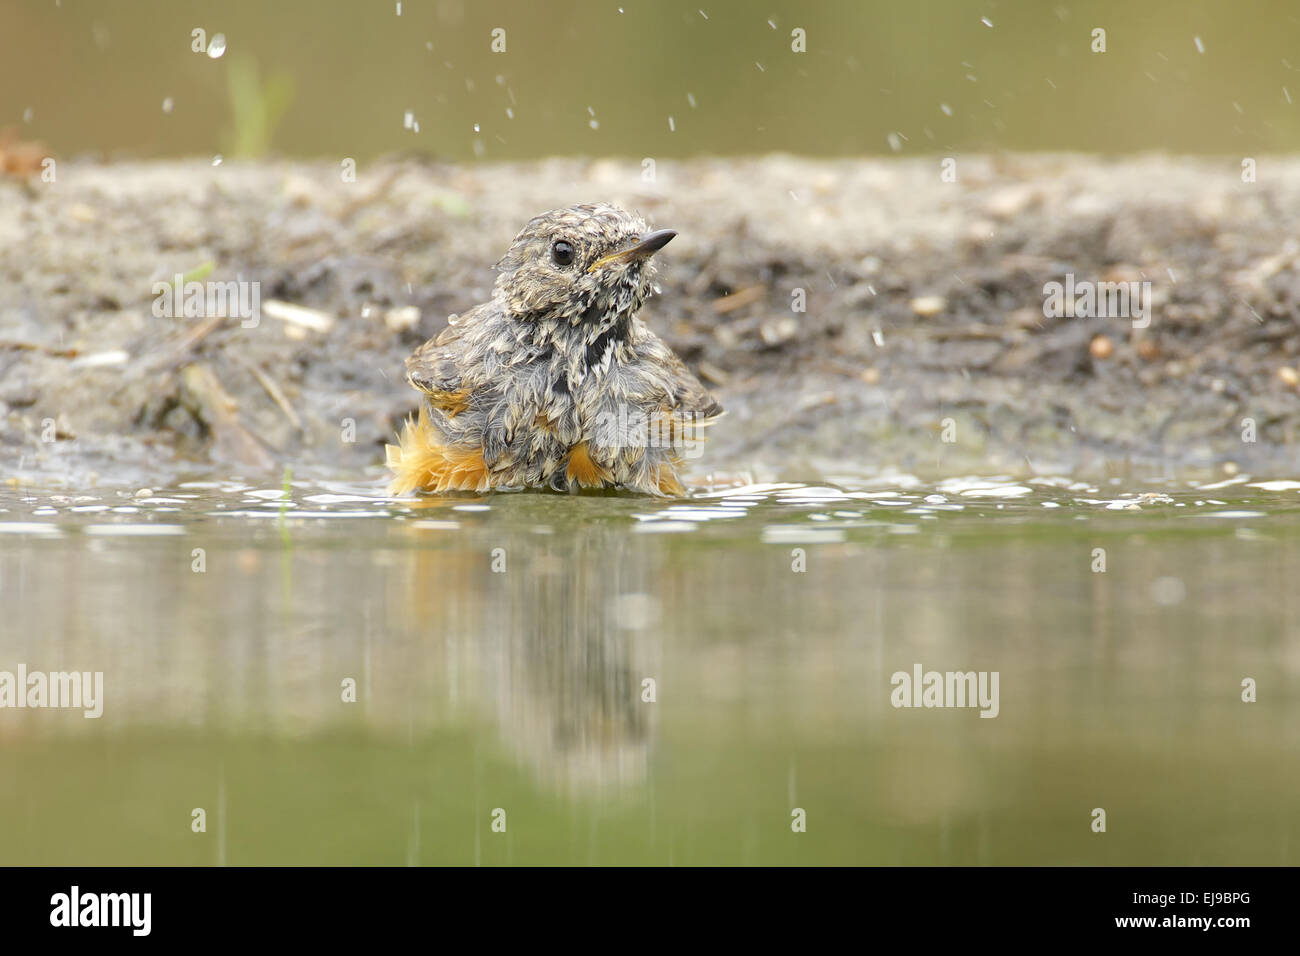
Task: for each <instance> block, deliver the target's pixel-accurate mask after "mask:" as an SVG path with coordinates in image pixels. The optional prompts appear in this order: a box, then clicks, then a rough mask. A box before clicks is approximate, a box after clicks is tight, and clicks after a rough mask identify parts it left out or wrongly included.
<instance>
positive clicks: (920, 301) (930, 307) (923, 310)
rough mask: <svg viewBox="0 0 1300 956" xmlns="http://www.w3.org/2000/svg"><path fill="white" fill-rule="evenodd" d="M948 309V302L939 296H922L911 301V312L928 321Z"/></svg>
mask: <svg viewBox="0 0 1300 956" xmlns="http://www.w3.org/2000/svg"><path fill="white" fill-rule="evenodd" d="M947 307H948V300H947V299H945V298H944V297H943V296H941V295H923V296H920V297H919V298H916V299H913V300H912V312H914V313H915V314H916V315H919V316H921V318H923V319H928V318H930V317H932V316H936V315H938V314H939V313H940V312H942V311H943V310H944V309H946V308H947Z"/></svg>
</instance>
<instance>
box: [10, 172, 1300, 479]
mask: <svg viewBox="0 0 1300 956" xmlns="http://www.w3.org/2000/svg"><path fill="white" fill-rule="evenodd" d="M655 173H656V175H655V181H654V182H646V181H644V179H643V170H642V164H641V163H640V162H639V161H635V160H626V161H613V160H603V161H586V160H554V161H547V162H541V163H530V164H514V165H495V166H489V165H483V166H474V167H466V166H452V165H444V164H439V163H435V162H431V161H424V160H416V159H400V160H393V161H390V162H386V163H381V164H376V165H373V166H362V167H361V168H360V169H358V171H357V176H356V181H355V182H346V181H344V177H343V176H342V175H341V171H340V167H339V166H337V165H334V164H330V163H315V164H311V163H287V162H286V163H258V164H231V163H226V164H222V165H220V166H216V167H214V166H212V165H211V164H210V162H209V161H206V160H204V161H194V162H168V163H118V164H111V165H100V164H93V163H79V162H73V161H67V162H60V163H59V164H58V167H57V181H56V182H54V183H43V182H41V181H40V178H39V175H38V176H36V177H34V178H31V179H27V180H20V179H14V178H12V177H10V178H7V179H4V180H0V452H2V454H3V468H4V472H5V474H6V475H7V476H10V477H19V478H28V477H31V478H37V477H39V478H41V479H43V480H49V479H57V478H60V477H66V478H67V479H69V480H70V481H74V482H77V481H84V480H88V479H89V478H91V477H92V476H98V477H99V479H100V480H103V481H123V482H127V483H130V482H137V481H144V480H146V479H147V480H154V481H158V480H164V479H166V478H169V477H171V476H174V475H176V474H180V473H193V472H196V471H205V470H210V469H211V468H212V467H213V466H216V467H217V468H218V469H219V470H220V471H222V472H224V473H227V474H228V473H232V472H234V473H241V474H252V473H254V472H267V473H272V472H279V471H280V470H281V469H282V468H283V466H284V465H285V464H292V465H293V466H294V467H295V468H296V469H301V470H305V471H320V472H331V473H350V474H364V473H366V472H367V471H369V472H372V473H373V474H374V475H376V476H379V475H380V474H382V467H381V462H382V445H383V443H384V442H385V441H386V440H388V439H390V438H391V436H392V434H393V432H394V430H395V427H396V424H397V423H398V421H399V420H400V419H401V418H402V417H404V416H405V415H406V414H407V413H408V412H409V411H410V410H411V409H412V407H413V404H414V402H413V398H414V393H413V392H411V391H410V390H409V389H408V388H407V386H406V385H405V383H404V382H403V380H402V361H403V359H404V358H405V356H406V354H407V353H408V352H409V351H410V350H411V349H412V348H413V347H414V346H415V345H417V344H419V343H420V342H421V341H423V340H424V339H425V338H427V337H428V336H430V335H433V334H435V333H436V332H437V331H438V330H439V329H440V328H442V327H443V326H444V325H445V323H446V320H447V315H448V314H449V313H456V312H461V311H464V310H465V309H467V308H469V307H470V306H472V305H474V304H476V303H478V302H481V301H484V300H485V299H486V298H488V296H489V294H490V289H491V285H492V281H493V278H494V275H495V274H494V273H493V272H492V269H491V266H492V263H494V262H495V261H496V259H497V258H498V257H499V256H500V255H501V253H502V252H503V251H504V250H505V248H506V246H507V244H508V243H509V241H510V239H511V238H512V237H513V236H514V234H515V233H516V232H517V230H518V229H519V227H520V226H521V225H522V224H523V223H524V221H525V220H527V219H528V218H529V217H531V216H532V215H534V214H535V213H537V212H540V211H542V210H544V209H547V208H551V207H554V206H558V205H563V204H567V203H570V202H575V201H582V200H591V199H598V198H599V199H610V200H613V201H615V202H618V203H620V204H623V205H627V206H630V207H634V208H637V209H639V210H640V211H642V212H643V213H644V214H646V215H647V217H648V218H650V219H651V220H652V221H653V222H654V223H655V224H656V225H661V226H672V227H673V228H675V229H677V230H679V232H680V235H679V237H678V238H677V240H676V241H675V242H674V243H673V245H672V246H671V248H670V249H669V250H667V254H666V255H664V256H663V259H664V265H665V268H664V269H663V270H662V272H661V280H660V286H661V288H662V292H663V294H662V295H661V296H659V297H657V298H655V299H654V300H652V302H651V303H650V304H649V306H648V307H647V310H646V312H645V318H646V319H647V321H648V322H650V323H651V325H652V327H654V328H655V329H656V330H657V331H659V332H660V334H662V335H663V336H664V337H665V338H666V339H667V340H668V341H669V342H670V343H671V344H672V345H673V346H674V347H675V348H676V349H677V350H678V351H679V353H680V354H681V355H682V357H683V358H684V359H685V360H686V361H687V363H688V364H689V365H691V366H692V368H694V369H696V370H697V371H698V372H699V373H700V375H701V377H702V378H703V379H704V380H705V381H706V382H707V383H708V384H709V385H710V386H711V387H712V388H713V389H714V391H715V393H716V394H717V395H718V397H719V398H720V400H721V401H722V403H723V404H724V405H725V406H726V407H727V408H728V410H729V413H730V414H729V416H728V417H727V418H726V419H724V421H723V422H722V423H720V424H719V425H718V426H717V427H716V428H715V429H714V430H713V434H712V437H711V439H710V443H709V447H708V452H707V454H706V456H705V457H704V458H703V459H702V460H701V461H700V462H699V463H697V464H696V467H695V470H696V472H697V473H698V474H701V475H703V474H706V473H708V472H710V471H715V472H722V473H735V472H751V473H753V474H754V475H755V476H756V477H760V478H769V477H792V478H796V477H797V478H801V479H805V480H806V479H810V478H815V477H817V476H819V475H829V476H834V475H836V474H845V473H861V472H870V471H873V470H875V469H880V468H892V467H899V468H905V469H910V470H914V471H921V472H927V473H945V472H947V473H953V472H965V471H980V472H986V473H987V472H994V471H1016V472H1023V471H1026V470H1034V469H1037V470H1060V469H1071V470H1076V471H1087V472H1093V473H1096V472H1104V471H1110V470H1122V469H1125V468H1129V467H1136V468H1142V469H1146V468H1149V467H1154V468H1162V467H1163V468H1167V469H1178V470H1187V469H1199V468H1201V467H1205V468H1211V469H1213V470H1216V471H1219V470H1222V469H1223V468H1224V467H1225V466H1226V467H1227V468H1228V469H1231V468H1233V467H1237V468H1241V469H1243V470H1250V471H1252V472H1256V473H1264V472H1271V473H1282V472H1286V473H1294V472H1295V471H1296V470H1297V466H1298V465H1300V448H1298V447H1297V439H1298V438H1300V398H1298V396H1297V392H1296V382H1297V378H1298V377H1300V376H1297V373H1296V366H1297V364H1298V363H1300V243H1297V239H1296V237H1297V236H1300V160H1296V159H1262V160H1260V162H1259V165H1258V179H1259V181H1258V182H1256V183H1250V184H1246V183H1242V182H1241V170H1240V166H1239V163H1238V161H1236V160H1226V159H1225V160H1223V161H1219V162H1215V161H1206V160H1195V161H1193V160H1183V159H1171V158H1159V157H1144V158H1137V159H1131V160H1123V161H1105V160H1099V159H1096V158H1093V157H1010V158H999V159H976V158H971V159H960V160H959V164H958V168H957V177H958V178H957V182H955V183H946V182H943V181H942V180H941V178H940V164H939V160H938V159H934V160H907V161H875V160H873V161H863V162H847V161H830V162H828V161H806V160H796V159H791V158H785V157H770V158H765V159H760V160H749V161H731V160H727V161H722V160H717V161H710V160H700V161H692V162H687V163H670V162H661V163H659V165H658V168H657V169H656V171H655ZM177 274H181V275H184V276H186V277H187V278H197V279H202V280H203V281H207V282H225V281H228V280H233V279H240V280H246V281H253V282H256V283H258V284H259V285H258V291H259V295H260V316H259V318H258V321H257V323H256V325H255V326H251V323H250V322H248V321H243V322H241V320H240V318H239V317H238V316H232V317H228V318H227V317H223V316H221V315H212V314H207V315H195V316H190V317H185V316H184V315H181V316H178V317H168V316H165V315H164V316H161V317H160V316H158V315H156V314H155V311H158V310H155V308H154V306H155V301H156V296H155V283H158V282H171V281H172V280H173V278H174V277H175V276H176V275H177ZM1067 274H1072V275H1073V277H1074V279H1075V280H1076V281H1077V282H1084V281H1086V282H1139V283H1140V282H1149V283H1150V286H1149V291H1150V297H1151V298H1150V303H1149V306H1150V313H1149V318H1150V322H1149V325H1148V326H1147V327H1146V328H1140V329H1138V328H1134V322H1133V321H1132V319H1131V318H1127V317H1111V318H1086V319H1084V318H1046V317H1045V316H1044V310H1043V304H1044V286H1045V284H1046V283H1049V282H1052V281H1064V280H1065V277H1066V275H1067ZM798 290H802V295H801V294H800V292H799V291H798ZM800 298H803V299H804V300H805V302H804V304H805V309H806V311H802V312H799V311H796V310H795V308H794V306H795V305H796V304H797V303H798V300H799V299H800ZM294 306H298V307H302V309H305V310H308V311H301V310H297V309H294V308H292V307H294ZM1247 419H1248V420H1249V422H1244V421H1243V420H1247ZM1252 428H1253V435H1252ZM1243 433H1244V436H1245V438H1246V439H1250V438H1251V437H1253V438H1254V439H1255V440H1254V441H1250V440H1243Z"/></svg>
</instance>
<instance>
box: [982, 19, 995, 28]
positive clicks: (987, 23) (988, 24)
mask: <svg viewBox="0 0 1300 956" xmlns="http://www.w3.org/2000/svg"><path fill="white" fill-rule="evenodd" d="M980 23H982V24H984V25H985V26H986V27H988V28H989V29H990V30H992V29H993V21H992V20H990V19H989V18H988V17H980Z"/></svg>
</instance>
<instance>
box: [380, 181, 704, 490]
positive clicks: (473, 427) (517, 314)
mask: <svg viewBox="0 0 1300 956" xmlns="http://www.w3.org/2000/svg"><path fill="white" fill-rule="evenodd" d="M675 235H676V233H675V232H673V231H672V230H671V229H660V230H656V231H651V230H650V229H649V227H648V226H647V224H646V223H645V221H644V220H642V219H641V218H640V217H639V216H634V215H632V214H630V213H628V212H625V211H624V210H622V209H620V208H618V207H617V206H612V205H608V204H605V203H591V204H581V205H576V206H569V207H567V208H564V209H556V210H553V211H551V212H547V213H543V214H542V215H540V216H537V217H535V218H533V219H532V220H530V221H529V222H528V224H527V225H526V226H524V228H523V230H522V231H521V232H520V233H519V235H518V236H516V237H515V240H514V242H513V243H512V244H511V246H510V251H509V252H507V253H506V255H505V257H504V258H502V259H501V261H500V262H498V263H497V269H498V270H499V272H500V275H499V276H498V277H497V280H496V283H495V285H494V286H493V293H492V300H491V301H490V302H485V303H483V304H482V305H479V306H476V307H475V308H473V309H471V310H470V311H469V312H466V313H465V314H464V315H461V316H459V317H453V318H452V320H451V323H450V324H449V325H448V327H447V328H446V329H444V330H443V331H442V333H441V334H440V335H438V336H437V337H436V338H434V339H430V340H429V341H428V342H426V343H425V344H424V345H422V346H420V348H418V349H417V350H416V351H415V353H414V354H412V355H411V357H410V358H409V359H407V362H406V372H407V381H409V382H410V384H411V385H412V386H413V387H414V388H415V389H416V390H417V391H419V392H420V393H421V398H422V400H421V403H420V408H419V411H418V413H417V415H416V417H415V418H414V419H410V420H408V421H407V422H406V424H405V427H404V428H403V429H402V432H401V435H400V436H399V444H398V445H389V446H388V466H389V468H390V469H392V471H393V475H394V477H393V480H392V483H391V486H390V491H391V493H393V494H402V493H405V492H408V491H431V492H443V491H479V492H482V491H488V490H490V489H497V488H503V489H504V488H538V487H549V488H552V489H554V490H557V491H577V490H578V489H581V488H625V489H630V490H633V491H638V492H642V493H645V494H651V495H680V494H682V493H683V490H684V489H683V485H682V479H681V475H680V471H681V467H682V464H683V459H684V458H690V457H695V455H694V454H693V453H694V452H695V451H697V450H698V449H699V443H700V442H702V441H703V435H701V434H700V433H699V430H700V429H701V428H702V427H703V426H704V425H707V424H708V423H709V422H710V421H712V420H713V419H715V418H716V417H717V416H718V415H720V414H721V413H722V407H721V406H720V405H719V404H718V403H717V402H716V401H715V400H714V399H713V397H712V396H711V395H709V393H708V392H707V391H706V390H705V388H704V386H703V385H701V384H700V382H699V380H698V379H697V378H696V377H695V376H694V375H692V374H691V373H690V371H688V370H687V368H686V366H685V365H683V364H682V361H681V359H679V358H678V357H677V356H676V355H674V354H673V352H672V350H671V349H669V348H668V346H667V345H665V344H664V343H663V342H662V341H660V339H659V338H658V336H656V335H655V334H654V333H653V332H651V331H650V330H649V329H648V328H647V327H646V326H645V324H644V323H643V322H642V321H641V320H640V319H639V318H637V311H638V310H639V309H640V308H641V306H642V304H643V303H644V302H645V300H646V299H647V298H648V297H649V296H650V293H651V282H652V279H653V276H654V265H653V261H652V257H653V256H654V254H655V253H656V252H658V251H659V250H660V249H662V248H663V247H664V246H665V245H667V244H668V242H670V241H671V240H672V238H673V237H674V236H675Z"/></svg>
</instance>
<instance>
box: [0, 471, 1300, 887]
mask: <svg viewBox="0 0 1300 956" xmlns="http://www.w3.org/2000/svg"><path fill="white" fill-rule="evenodd" d="M1258 484H1259V482H1257V481H1256V480H1254V479H1246V478H1242V479H1240V480H1239V481H1237V482H1235V483H1229V484H1226V485H1219V486H1217V487H1215V486H1209V487H1194V486H1193V485H1192V484H1191V483H1189V482H1186V481H1171V482H1163V483H1142V482H1138V481H1136V480H1125V481H1124V482H1122V483H1115V484H1106V483H1102V484H1100V485H1098V484H1089V483H1086V482H1072V481H1070V480H1068V479H1039V480H1035V481H1027V482H1018V481H1013V480H1010V479H993V480H984V481H982V482H980V481H961V480H952V481H948V482H940V483H923V482H920V481H917V480H916V479H913V478H907V477H902V478H896V479H882V480H879V481H876V482H874V483H872V482H864V481H854V480H849V479H844V480H842V481H837V482H836V484H834V485H824V486H818V487H815V488H809V487H804V486H798V485H784V486H752V487H750V488H739V489H738V488H717V489H715V490H713V491H701V492H698V493H697V495H696V496H695V497H693V498H692V499H690V500H687V501H679V502H668V501H654V500H647V499H641V498H630V497H581V498H576V497H575V498H569V497H563V496H557V495H550V494H514V495H495V496H491V497H487V498H483V499H478V498H457V499H449V500H430V501H421V502H411V501H390V500H388V499H385V498H383V497H381V495H380V493H379V492H378V490H377V488H378V486H377V485H374V484H355V483H340V482H323V481H299V482H296V483H294V485H293V486H292V488H291V490H290V495H291V497H290V498H289V499H287V500H281V499H280V497H279V496H280V490H279V489H278V488H277V487H274V486H271V485H262V486H259V485H257V484H251V485H246V484H242V483H238V482H230V481H218V482H199V483H197V484H195V483H189V484H182V485H180V486H177V487H172V488H156V489H152V490H151V491H144V490H143V489H139V490H140V491H144V493H142V494H137V493H135V491H136V490H134V489H133V490H132V491H117V490H113V489H106V490H97V489H94V488H91V489H76V490H73V491H70V490H68V489H50V488H31V487H10V488H8V489H7V490H6V491H5V492H4V494H3V497H0V607H2V608H3V610H4V613H3V616H2V617H0V671H3V670H9V671H14V670H15V669H16V668H17V667H18V665H20V664H24V665H26V667H27V668H28V670H29V671H35V670H42V671H56V670H74V669H75V670H79V671H91V672H94V671H102V672H103V675H104V676H103V682H104V683H103V687H104V689H103V715H102V716H101V717H99V718H98V719H87V718H85V717H83V716H82V713H81V711H78V710H71V709H69V710H54V709H48V708H47V709H33V708H24V709H10V708H0V819H3V820H4V821H5V824H6V825H5V826H4V827H3V829H2V832H0V863H4V864H15V863H40V864H109V863H180V864H213V863H227V864H232V865H233V864H267V863H273V864H294V863H359V864H399V865H400V864H406V863H415V864H445V863H455V864H474V863H481V864H484V865H496V864H534V863H575V864H587V863H601V864H619V863H652V864H665V865H666V864H677V865H690V864H702V863H741V864H747V863H755V864H757V863H775V864H785V863H883V864H895V863H901V864H927V863H951V864H976V863H980V864H1008V863H1047V864H1056V863H1085V864H1100V863H1112V864H1295V863H1297V862H1300V843H1298V842H1297V833H1298V831H1297V825H1298V824H1300V770H1298V768H1300V762H1298V761H1297V756H1300V628H1298V627H1297V625H1296V624H1295V621H1296V620H1297V612H1298V611H1300V598H1297V596H1296V589H1295V587H1294V582H1295V580H1296V579H1297V574H1300V507H1298V506H1300V496H1298V493H1297V490H1296V489H1297V488H1300V485H1296V484H1294V483H1282V484H1279V485H1269V486H1267V487H1263V488H1261V487H1257V485H1258ZM1141 494H1146V495H1147V496H1148V497H1146V498H1145V499H1143V498H1139V497H1137V496H1139V495H1141ZM196 549H198V550H196ZM1096 549H1102V551H1103V552H1104V556H1103V557H1104V561H1105V570H1104V571H1099V570H1094V568H1095V567H1097V566H1098V559H1099V552H1097V550H1096ZM801 553H802V558H801V557H800V554H801ZM800 565H802V566H803V567H804V568H805V570H802V571H799V570H795V567H796V566H800ZM494 568H495V569H494ZM916 663H920V664H922V665H923V667H924V668H925V669H926V670H930V669H933V670H938V671H968V670H974V671H987V672H993V671H996V672H997V673H998V674H999V699H998V713H997V716H996V717H995V718H992V719H984V718H981V717H979V716H978V714H979V711H978V710H977V709H971V708H946V709H940V708H933V709H927V708H895V707H893V706H892V705H891V697H890V695H891V690H892V687H891V675H892V674H894V672H896V671H911V669H912V668H913V665H914V664H916ZM349 678H350V679H352V680H354V681H355V683H356V701H355V702H344V701H343V700H342V699H341V698H342V696H343V694H344V692H343V689H342V685H343V682H344V681H345V680H347V679H349ZM1245 678H1252V679H1253V680H1254V681H1255V682H1256V684H1257V696H1258V699H1257V701H1256V702H1253V703H1246V702H1243V701H1242V681H1243V679H1245ZM648 679H651V680H653V681H654V685H653V687H654V695H653V696H654V700H653V701H647V700H645V699H643V697H644V696H646V691H645V689H644V688H645V686H646V685H644V684H643V682H644V681H646V680H648ZM195 808H202V809H203V810H204V811H205V813H206V831H205V832H202V833H196V832H193V830H192V819H193V811H194V810H195ZM795 808H801V809H802V810H803V811H804V812H805V814H806V832H802V833H796V832H792V828H791V827H792V819H793V818H792V812H793V811H794V810H795ZM1094 808H1102V809H1104V810H1105V812H1106V832H1105V833H1095V832H1093V830H1092V822H1093V816H1092V814H1093V810H1094ZM497 809H500V810H503V811H504V814H505V831H504V832H494V830H493V812H494V811H495V810H497ZM499 816H500V815H498V818H499Z"/></svg>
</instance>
